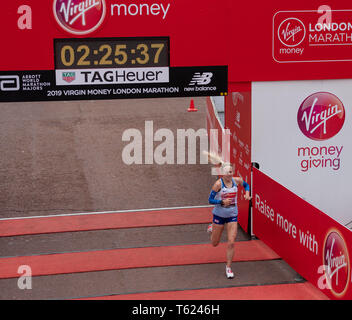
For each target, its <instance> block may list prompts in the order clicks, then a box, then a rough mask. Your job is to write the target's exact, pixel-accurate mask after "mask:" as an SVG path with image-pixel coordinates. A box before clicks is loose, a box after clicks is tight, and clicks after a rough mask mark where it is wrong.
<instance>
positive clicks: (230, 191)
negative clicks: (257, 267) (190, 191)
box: [208, 164, 251, 279]
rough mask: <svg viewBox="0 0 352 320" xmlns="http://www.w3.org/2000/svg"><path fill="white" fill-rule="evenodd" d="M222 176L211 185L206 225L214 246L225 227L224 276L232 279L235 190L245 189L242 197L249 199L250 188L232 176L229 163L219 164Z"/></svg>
mask: <svg viewBox="0 0 352 320" xmlns="http://www.w3.org/2000/svg"><path fill="white" fill-rule="evenodd" d="M221 169H222V173H223V176H222V178H220V179H218V180H217V181H216V182H215V184H214V185H213V187H212V189H211V192H210V195H209V203H210V204H214V205H215V206H214V209H213V224H212V225H210V226H209V227H208V232H211V243H212V245H213V246H214V247H216V246H217V245H218V244H219V242H220V239H221V235H222V232H223V231H224V228H225V225H226V229H227V238H228V242H227V250H226V269H225V272H226V277H227V278H228V279H232V278H233V277H234V274H233V272H232V269H231V263H232V260H233V256H234V243H235V239H236V235H237V215H238V207H237V192H238V185H242V186H243V187H244V189H245V195H244V198H245V199H246V200H250V198H251V197H250V192H249V191H250V188H249V185H248V183H247V182H245V181H244V180H243V179H242V178H241V177H233V169H232V165H231V164H222V165H221Z"/></svg>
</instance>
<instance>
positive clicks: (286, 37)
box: [277, 18, 306, 47]
mask: <svg viewBox="0 0 352 320" xmlns="http://www.w3.org/2000/svg"><path fill="white" fill-rule="evenodd" d="M277 33H278V38H279V40H280V42H281V43H282V44H283V45H284V46H286V47H296V46H298V45H299V44H300V43H301V42H302V41H303V40H304V38H305V36H306V27H305V26H304V24H303V22H302V21H301V20H299V19H297V18H288V19H285V20H284V21H282V22H281V24H280V25H279V28H278V29H277Z"/></svg>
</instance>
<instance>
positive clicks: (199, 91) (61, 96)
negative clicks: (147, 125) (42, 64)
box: [0, 66, 227, 102]
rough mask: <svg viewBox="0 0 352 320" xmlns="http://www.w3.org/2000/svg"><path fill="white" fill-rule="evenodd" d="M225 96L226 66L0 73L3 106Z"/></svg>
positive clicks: (0, 96) (0, 98)
mask: <svg viewBox="0 0 352 320" xmlns="http://www.w3.org/2000/svg"><path fill="white" fill-rule="evenodd" d="M131 69H132V71H131ZM82 72H83V73H82ZM143 72H144V75H143ZM158 72H159V73H158ZM81 73H82V74H81ZM143 77H144V78H143ZM157 77H158V78H157ZM156 79H158V80H156ZM116 80H118V82H117V83H115V81H116ZM119 81H122V82H123V83H122V84H121V83H120V82H119ZM139 81H141V82H139ZM226 94H227V67H226V66H218V67H214V66H210V67H193V68H192V67H184V68H183V67H179V68H172V67H170V68H168V67H157V68H135V69H133V68H126V69H118V70H111V69H96V70H93V69H88V70H85V69H74V70H66V69H65V70H56V71H55V70H44V71H41V70H37V71H4V72H0V101H3V102H10V101H48V100H89V99H126V98H131V99H134V98H157V97H161V98H162V97H195V96H209V95H215V96H216V95H226Z"/></svg>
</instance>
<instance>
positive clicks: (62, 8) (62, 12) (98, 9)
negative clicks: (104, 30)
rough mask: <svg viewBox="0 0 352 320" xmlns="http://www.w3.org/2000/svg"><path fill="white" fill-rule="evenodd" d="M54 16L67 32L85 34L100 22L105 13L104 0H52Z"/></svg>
mask: <svg viewBox="0 0 352 320" xmlns="http://www.w3.org/2000/svg"><path fill="white" fill-rule="evenodd" d="M53 11H54V16H55V19H56V21H57V23H58V24H59V25H60V26H61V27H62V28H63V29H64V30H65V31H67V32H69V33H72V34H75V35H85V34H88V33H91V32H93V31H95V30H96V29H97V28H99V26H100V25H101V24H102V22H103V21H104V18H105V14H106V4H105V0H54V3H53Z"/></svg>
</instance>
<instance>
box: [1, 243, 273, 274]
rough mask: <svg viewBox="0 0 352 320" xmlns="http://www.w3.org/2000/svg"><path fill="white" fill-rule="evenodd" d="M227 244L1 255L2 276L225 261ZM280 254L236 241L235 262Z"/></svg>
mask: <svg viewBox="0 0 352 320" xmlns="http://www.w3.org/2000/svg"><path fill="white" fill-rule="evenodd" d="M225 247H226V243H222V244H220V245H219V246H218V247H216V248H214V247H212V246H211V245H210V244H199V245H186V246H165V247H147V248H132V249H116V250H101V251H89V252H78V253H76V252H75V253H60V254H49V255H35V256H21V257H11V258H0V265H1V268H0V278H15V277H18V276H19V275H18V273H17V270H18V267H19V266H20V265H29V266H30V267H31V269H32V276H39V275H53V274H65V273H76V272H89V271H102V270H115V269H128V268H143V267H157V266H177V265H190V264H203V263H218V262H223V261H225ZM278 258H279V256H278V255H277V254H276V253H275V252H274V251H272V250H271V249H270V248H269V247H267V246H266V245H265V244H264V243H263V242H261V241H260V240H252V241H243V242H237V243H236V254H235V258H234V261H253V260H271V259H278Z"/></svg>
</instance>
